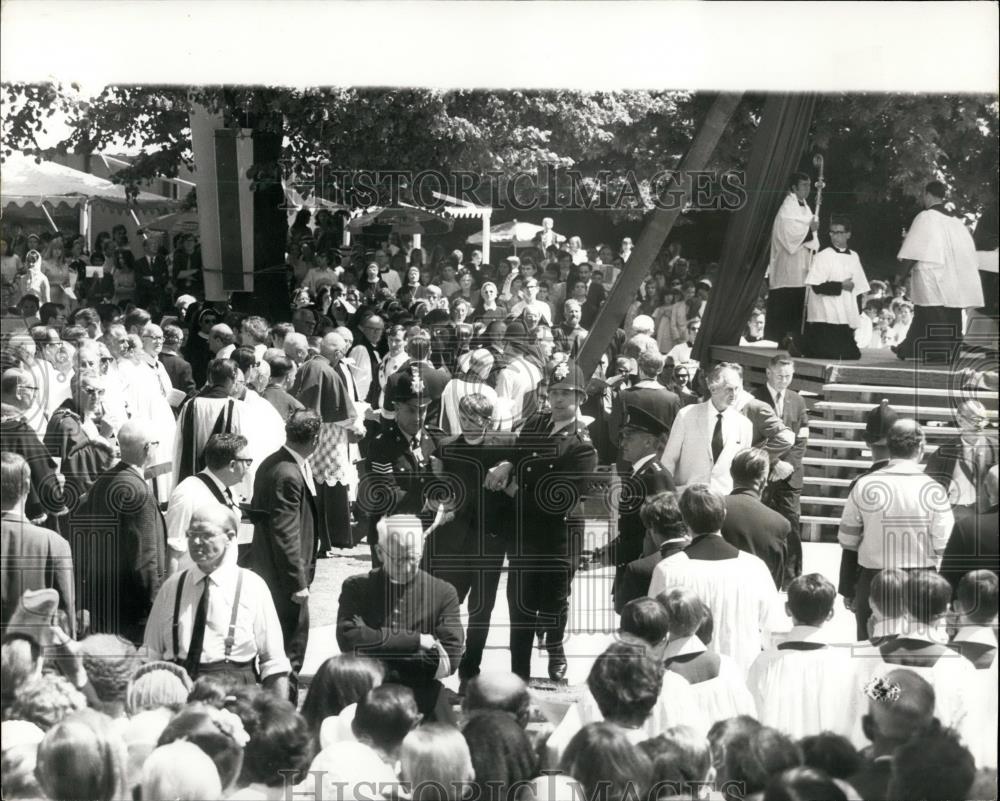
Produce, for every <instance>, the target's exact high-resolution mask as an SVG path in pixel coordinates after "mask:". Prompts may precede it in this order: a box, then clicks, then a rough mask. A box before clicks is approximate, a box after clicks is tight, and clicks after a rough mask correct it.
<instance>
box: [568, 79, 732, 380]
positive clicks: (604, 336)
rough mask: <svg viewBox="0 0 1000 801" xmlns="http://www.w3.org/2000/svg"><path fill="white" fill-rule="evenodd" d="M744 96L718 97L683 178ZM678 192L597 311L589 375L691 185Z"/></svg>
mask: <svg viewBox="0 0 1000 801" xmlns="http://www.w3.org/2000/svg"><path fill="white" fill-rule="evenodd" d="M742 97H743V94H742V92H737V93H731V94H728V93H727V94H720V95H719V96H718V97H716V98H715V101H714V102H713V103H712V107H711V108H710V109H709V110H708V114H706V115H705V120H704V121H703V122H702V124H701V127H700V128H699V129H698V133H697V134H696V135H695V137H694V141H693V142H692V143H691V147H690V148H688V152H687V153H686V154H685V155H684V159H683V160H682V161H681V165H680V167H679V168H678V171H679V173H680V175H682V176H683V175H688V174H690V173H693V172H698V171H700V170H704V169H705V167H706V166H707V165H708V161H709V159H710V158H711V157H712V153H713V152H714V151H715V148H716V146H717V145H718V144H719V140H720V139H721V138H722V134H723V133H724V132H725V130H726V125H727V124H728V122H729V118H730V117H732V116H733V112H735V111H736V107H737V106H738V105H739V103H740V100H741V99H742ZM671 182H672V183H673V182H674V179H673V178H671ZM676 190H681V191H683V199H679V200H678V201H677V202H676V203H674V204H673V205H672V207H671V208H668V209H663V208H658V209H656V210H654V211H652V212H651V213H650V214H649V217H648V219H647V221H646V225H645V227H644V228H643V229H642V234H641V235H640V236H639V241H638V242H637V243H636V245H635V249H634V250H633V251H632V256H631V257H630V258H629V260H628V264H627V265H625V269H624V271H623V272H622V274H621V276H620V277H619V278H618V281H617V283H615V285H614V286H613V287H612V289H611V292H610V293H609V294H608V299H607V301H606V302H605V303H604V306H603V307H602V308H601V310H600V312H598V314H597V318H596V319H595V320H594V324H593V325H592V326H591V328H590V333H589V334H588V335H587V339H586V341H585V342H584V343H583V347H582V348H581V349H580V355H579V356H578V357H577V364H578V365H579V367H580V369H581V370H583V374H584V375H586V376H589V375H591V374H593V372H594V369H595V368H596V367H597V365H598V363H599V362H600V360H601V356H602V355H603V353H604V351H605V350H606V349H607V347H608V343H609V342H610V341H611V338H612V336H613V335H614V333H615V330H616V329H617V328H618V325H619V323H620V322H621V320H622V318H624V316H625V312H626V311H627V310H628V307H629V305H631V303H632V301H633V300H635V293H636V292H637V291H638V290H639V287H640V286H641V285H642V282H643V280H644V279H645V278H646V276H648V275H649V273H650V271H651V270H652V268H653V261H654V260H655V259H656V256H657V254H658V253H659V252H660V249H661V248H662V247H663V243H664V242H666V241H667V237H668V236H669V235H670V230H671V229H672V228H673V226H674V223H675V222H676V221H677V217H678V216H679V215H680V213H681V210H682V209H683V208H684V204H685V203H686V202H687V201H688V200H689V199H690V192H691V186H690V182H687V181H685V182H684V184H683V185H680V186H676V185H675V191H676Z"/></svg>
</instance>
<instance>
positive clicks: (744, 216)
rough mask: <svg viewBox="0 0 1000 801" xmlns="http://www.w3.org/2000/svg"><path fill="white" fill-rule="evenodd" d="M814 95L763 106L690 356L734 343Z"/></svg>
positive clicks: (775, 98) (756, 286)
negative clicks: (740, 200) (738, 203)
mask: <svg viewBox="0 0 1000 801" xmlns="http://www.w3.org/2000/svg"><path fill="white" fill-rule="evenodd" d="M815 104H816V95H815V94H776V95H772V96H770V97H768V99H767V101H766V103H765V104H764V113H763V115H762V116H761V122H760V126H759V127H758V128H757V133H756V134H755V135H754V142H753V150H752V151H751V153H750V164H749V165H748V166H747V174H746V186H745V188H746V192H747V200H746V205H745V206H743V208H741V209H739V210H738V211H736V212H735V213H734V214H733V217H732V219H731V220H730V221H729V225H728V226H727V228H726V238H725V240H724V241H723V243H722V255H721V256H720V258H719V273H718V277H717V281H716V285H715V287H714V288H713V290H712V294H711V295H710V296H709V299H708V306H707V307H706V308H705V318H704V319H703V320H702V322H701V331H699V333H698V339H697V340H696V341H695V347H694V354H693V355H694V358H696V359H698V360H699V361H701V362H703V363H704V362H707V361H709V353H710V350H711V348H712V345H736V344H738V343H739V341H740V334H741V332H742V331H743V327H744V326H745V325H746V322H747V320H748V319H749V317H750V312H751V311H752V310H753V305H754V302H755V301H756V299H757V295H758V294H759V293H760V287H761V284H762V282H763V280H764V272H765V271H766V270H767V263H768V260H769V258H770V249H771V227H772V225H773V223H774V217H775V215H776V214H777V213H778V208H779V207H780V206H781V202H782V200H784V197H785V191H786V189H787V183H788V177H789V175H791V173H793V172H794V171H795V170H797V169H798V167H799V160H800V158H801V156H802V149H803V147H804V146H805V142H806V135H807V134H808V132H809V124H810V122H811V121H812V114H813V108H814V106H815Z"/></svg>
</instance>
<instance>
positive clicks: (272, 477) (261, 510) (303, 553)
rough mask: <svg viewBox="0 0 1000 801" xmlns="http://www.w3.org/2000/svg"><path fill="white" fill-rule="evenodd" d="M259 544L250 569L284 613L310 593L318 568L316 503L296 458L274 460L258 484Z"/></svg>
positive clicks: (280, 453)
mask: <svg viewBox="0 0 1000 801" xmlns="http://www.w3.org/2000/svg"><path fill="white" fill-rule="evenodd" d="M251 506H252V507H253V513H252V516H253V518H254V527H253V541H252V542H251V543H250V549H249V551H247V554H246V556H245V558H244V567H248V568H250V569H251V570H253V571H254V572H255V573H256V574H257V575H259V576H260V577H261V578H263V579H264V581H266V582H267V585H268V587H270V588H271V595H272V596H273V597H274V605H275V607H276V608H278V609H279V614H280V608H281V607H282V606H284V605H287V604H291V603H293V601H292V595H293V593H296V592H298V591H299V590H304V589H308V588H309V584H310V583H311V582H312V576H313V569H314V567H315V564H316V538H317V531H316V524H317V519H318V518H317V514H316V501H315V499H314V498H313V495H312V493H311V492H309V488H308V487H307V486H306V480H305V478H303V477H302V471H301V470H300V469H299V466H298V464H297V463H296V462H295V459H294V458H293V456H292V454H291V453H289V452H288V450H287V449H286V448H284V447H282V448H279V449H278V450H276V451H275V452H274V453H272V454H271V455H270V456H268V457H267V458H266V459H265V460H264V461H263V462H261V464H260V467H259V468H258V469H257V475H256V476H255V477H254V482H253V501H252V502H251Z"/></svg>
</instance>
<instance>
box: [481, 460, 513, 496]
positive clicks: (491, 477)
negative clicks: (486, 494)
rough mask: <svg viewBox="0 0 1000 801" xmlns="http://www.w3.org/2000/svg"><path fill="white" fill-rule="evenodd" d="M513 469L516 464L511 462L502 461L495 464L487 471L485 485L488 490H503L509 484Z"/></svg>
mask: <svg viewBox="0 0 1000 801" xmlns="http://www.w3.org/2000/svg"><path fill="white" fill-rule="evenodd" d="M513 469H514V465H512V464H511V463H510V462H500V464H497V465H494V466H493V467H491V468H490V469H489V470H488V471H487V473H486V480H485V481H484V482H483V486H484V487H486V489H488V490H494V491H498V490H502V489H503V488H504V487H506V486H507V481H508V480H509V479H510V471H511V470H513Z"/></svg>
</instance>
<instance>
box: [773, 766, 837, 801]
mask: <svg viewBox="0 0 1000 801" xmlns="http://www.w3.org/2000/svg"><path fill="white" fill-rule="evenodd" d="M847 798H848V796H847V794H846V793H845V792H844V789H843V787H841V786H840V784H838V783H837V781H835V780H834V779H831V778H830V777H829V776H827V775H826V774H825V773H823V772H822V771H819V770H815V769H814V768H792V769H791V770H786V771H785V772H784V773H781V774H779V775H777V776H775V777H774V778H773V779H771V781H769V782H768V784H767V787H766V788H765V789H764V795H763V799H762V801H813V799H815V801H847Z"/></svg>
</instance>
